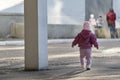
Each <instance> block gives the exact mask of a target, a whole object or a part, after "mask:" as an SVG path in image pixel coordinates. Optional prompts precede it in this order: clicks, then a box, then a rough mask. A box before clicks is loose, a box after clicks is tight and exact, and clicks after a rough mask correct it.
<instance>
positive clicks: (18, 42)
mask: <svg viewBox="0 0 120 80" xmlns="http://www.w3.org/2000/svg"><path fill="white" fill-rule="evenodd" d="M72 41H73V39H50V40H48V44H51V43H71V42H72ZM111 41H120V39H98V42H111ZM24 44H25V43H24V40H10V41H9V40H8V41H0V46H7V45H8V46H9V45H10V46H17V45H18V46H23V45H24Z"/></svg>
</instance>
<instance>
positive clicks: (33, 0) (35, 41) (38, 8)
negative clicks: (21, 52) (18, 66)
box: [24, 0, 48, 70]
mask: <svg viewBox="0 0 120 80" xmlns="http://www.w3.org/2000/svg"><path fill="white" fill-rule="evenodd" d="M24 17H25V70H40V69H44V68H47V66H48V49H47V0H24Z"/></svg>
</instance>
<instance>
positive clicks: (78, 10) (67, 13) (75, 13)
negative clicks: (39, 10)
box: [48, 0, 85, 24]
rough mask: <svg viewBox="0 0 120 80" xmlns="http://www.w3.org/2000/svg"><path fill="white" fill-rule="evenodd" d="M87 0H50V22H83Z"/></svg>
mask: <svg viewBox="0 0 120 80" xmlns="http://www.w3.org/2000/svg"><path fill="white" fill-rule="evenodd" d="M84 19H85V0H48V24H81V22H83V21H84Z"/></svg>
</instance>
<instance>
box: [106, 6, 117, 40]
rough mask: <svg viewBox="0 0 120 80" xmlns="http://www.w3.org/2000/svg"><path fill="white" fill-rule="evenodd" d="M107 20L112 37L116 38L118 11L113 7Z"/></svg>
mask: <svg viewBox="0 0 120 80" xmlns="http://www.w3.org/2000/svg"><path fill="white" fill-rule="evenodd" d="M106 20H107V23H108V27H109V29H110V35H111V38H116V29H115V20H116V13H115V12H114V10H113V9H112V8H111V9H110V10H109V12H108V13H107V15H106Z"/></svg>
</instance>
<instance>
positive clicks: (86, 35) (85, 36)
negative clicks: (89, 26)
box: [80, 30, 91, 39]
mask: <svg viewBox="0 0 120 80" xmlns="http://www.w3.org/2000/svg"><path fill="white" fill-rule="evenodd" d="M80 35H81V37H83V39H88V38H89V37H90V35H91V31H90V30H82V31H81V33H80Z"/></svg>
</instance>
